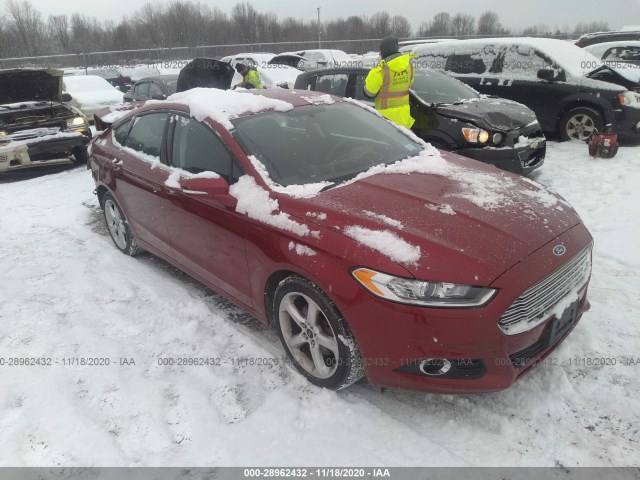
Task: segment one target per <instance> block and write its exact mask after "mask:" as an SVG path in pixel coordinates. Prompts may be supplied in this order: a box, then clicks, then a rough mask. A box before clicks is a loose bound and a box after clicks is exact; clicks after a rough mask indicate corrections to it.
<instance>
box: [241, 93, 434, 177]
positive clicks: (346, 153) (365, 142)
mask: <svg viewBox="0 0 640 480" xmlns="http://www.w3.org/2000/svg"><path fill="white" fill-rule="evenodd" d="M234 124H235V126H236V129H235V133H234V135H235V137H236V139H237V140H238V142H239V143H240V144H241V145H242V147H243V148H244V150H245V152H247V153H248V154H250V155H255V156H256V158H257V159H258V160H259V161H261V162H262V163H263V165H264V166H265V168H266V169H267V171H268V172H269V175H270V176H271V178H272V179H273V180H274V181H276V182H277V183H279V184H281V185H285V186H286V185H303V184H308V183H317V182H322V181H333V182H339V181H343V180H347V179H349V178H353V177H355V176H356V175H358V174H359V173H361V172H364V171H366V170H368V169H369V168H371V167H372V166H375V165H382V164H391V163H394V162H396V161H398V160H401V159H403V158H407V157H409V156H413V155H416V154H417V153H418V152H419V151H420V150H422V146H421V145H419V144H417V143H416V142H414V141H413V140H412V139H410V138H409V137H407V136H406V135H405V134H404V133H402V132H401V131H400V130H398V129H397V128H396V127H394V126H393V125H392V124H391V123H389V122H388V121H386V120H384V119H382V118H380V117H378V116H377V115H375V114H374V113H371V112H369V111H367V110H365V109H363V108H361V107H358V106H356V105H352V104H349V103H335V104H333V105H309V106H304V107H296V108H294V109H293V110H290V111H288V112H283V113H281V112H269V113H263V114H259V115H253V116H250V117H244V118H239V119H237V120H234Z"/></svg>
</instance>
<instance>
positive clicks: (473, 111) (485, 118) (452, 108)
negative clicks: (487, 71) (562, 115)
mask: <svg viewBox="0 0 640 480" xmlns="http://www.w3.org/2000/svg"><path fill="white" fill-rule="evenodd" d="M436 108H437V110H438V113H440V114H442V115H445V116H447V117H453V118H457V119H459V120H467V121H469V122H471V123H473V124H475V125H477V126H478V127H480V128H485V129H490V130H501V131H507V132H508V131H511V130H515V129H517V128H522V127H525V126H527V125H530V124H531V123H533V122H536V121H537V118H536V114H535V113H533V111H532V110H531V109H529V108H527V107H525V106H524V105H522V104H520V103H517V102H512V101H510V100H504V99H502V98H479V99H477V100H471V101H465V102H459V103H455V104H441V105H437V107H436Z"/></svg>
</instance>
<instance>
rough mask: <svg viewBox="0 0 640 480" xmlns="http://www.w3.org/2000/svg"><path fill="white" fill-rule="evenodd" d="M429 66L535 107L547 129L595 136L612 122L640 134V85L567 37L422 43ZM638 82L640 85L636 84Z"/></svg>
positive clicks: (421, 54)
mask: <svg viewBox="0 0 640 480" xmlns="http://www.w3.org/2000/svg"><path fill="white" fill-rule="evenodd" d="M413 51H414V53H415V54H416V55H417V56H418V60H417V63H418V64H419V65H421V66H428V67H430V68H437V69H441V70H445V71H447V72H449V73H450V74H451V75H453V76H455V77H456V78H457V79H459V80H462V81H463V82H465V83H466V84H468V85H470V86H471V87H473V88H475V89H476V90H478V91H479V92H480V93H484V94H487V95H497V96H500V97H503V98H508V99H511V100H514V101H516V102H520V103H522V104H524V105H526V106H528V107H529V108H531V109H532V110H533V111H534V112H535V113H536V116H537V117H538V120H539V121H540V125H542V130H544V131H545V132H549V133H557V134H558V136H559V137H560V139H561V140H570V139H574V140H587V139H588V138H589V137H590V136H591V134H592V133H594V132H596V131H603V130H604V129H605V128H606V127H607V126H609V128H610V129H611V130H612V131H613V132H615V133H617V134H618V136H619V137H621V138H629V137H636V138H637V137H640V94H639V93H638V92H639V91H640V85H639V84H638V83H637V79H635V78H634V77H633V74H632V72H631V70H630V69H614V68H610V67H609V66H607V65H603V64H602V62H601V61H600V60H599V59H597V58H596V57H594V56H593V55H591V54H590V53H589V52H587V51H585V50H584V49H581V48H578V47H576V46H575V45H572V44H570V43H569V42H565V41H563V40H553V39H547V38H499V39H478V40H462V41H458V42H450V43H437V44H429V45H420V46H417V47H416V48H415V49H414V50H413ZM634 90H635V91H634Z"/></svg>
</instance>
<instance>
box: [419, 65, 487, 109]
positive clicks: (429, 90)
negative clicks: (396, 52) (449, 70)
mask: <svg viewBox="0 0 640 480" xmlns="http://www.w3.org/2000/svg"><path fill="white" fill-rule="evenodd" d="M411 90H413V91H414V93H415V94H416V95H417V96H418V97H420V99H422V100H423V101H424V102H426V103H429V104H431V103H436V104H438V103H456V102H460V101H463V100H472V99H476V98H480V95H478V93H477V92H476V91H475V90H473V89H471V88H469V87H467V86H466V85H465V84H464V83H462V82H459V81H458V80H456V79H455V78H452V77H450V76H449V75H447V74H445V73H440V72H434V71H416V75H415V79H414V81H413V86H412V87H411Z"/></svg>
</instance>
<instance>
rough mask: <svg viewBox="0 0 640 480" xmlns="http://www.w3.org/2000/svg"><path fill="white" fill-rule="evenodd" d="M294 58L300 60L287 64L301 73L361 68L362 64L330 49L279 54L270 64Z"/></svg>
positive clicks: (345, 54) (343, 53) (338, 51)
mask: <svg viewBox="0 0 640 480" xmlns="http://www.w3.org/2000/svg"><path fill="white" fill-rule="evenodd" d="M296 57H299V58H300V60H299V61H298V62H297V63H295V64H292V63H291V62H289V63H288V64H289V65H291V66H293V67H296V68H298V69H300V70H303V71H309V70H316V69H318V68H332V67H334V68H338V67H342V68H345V67H361V66H362V63H361V62H360V61H359V60H357V59H353V58H351V57H350V56H349V54H347V53H345V52H343V51H342V50H331V49H311V50H300V51H297V52H285V53H279V54H278V55H276V56H275V57H273V58H272V59H271V61H270V62H271V63H281V62H283V61H285V59H288V58H291V59H295V58H296Z"/></svg>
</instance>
